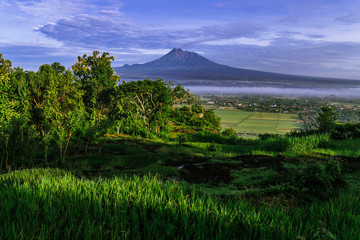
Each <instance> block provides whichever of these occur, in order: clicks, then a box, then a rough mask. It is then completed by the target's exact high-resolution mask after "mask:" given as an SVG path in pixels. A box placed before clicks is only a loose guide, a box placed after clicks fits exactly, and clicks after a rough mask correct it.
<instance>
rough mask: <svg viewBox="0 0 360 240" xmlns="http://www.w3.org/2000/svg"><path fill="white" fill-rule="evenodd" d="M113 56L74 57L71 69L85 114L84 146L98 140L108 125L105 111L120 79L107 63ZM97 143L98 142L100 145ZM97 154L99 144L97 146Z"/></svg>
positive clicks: (94, 54)
mask: <svg viewBox="0 0 360 240" xmlns="http://www.w3.org/2000/svg"><path fill="white" fill-rule="evenodd" d="M113 60H114V57H113V56H109V53H106V52H104V53H103V54H102V55H100V52H98V51H94V52H93V55H92V56H87V55H86V54H85V55H83V56H82V57H80V56H79V57H78V60H77V62H76V63H75V65H73V66H72V69H73V72H74V74H75V75H76V76H77V77H78V80H77V81H78V82H79V84H80V89H81V90H82V91H83V93H84V94H83V102H84V105H85V109H86V112H87V122H84V129H83V133H84V134H83V135H84V137H85V138H86V140H87V145H86V152H87V146H88V144H89V143H90V142H91V141H93V140H95V139H101V138H100V136H101V135H103V134H104V133H105V132H106V130H107V128H108V125H109V120H111V118H109V107H110V100H111V99H112V97H111V93H114V92H115V91H114V88H115V87H116V84H117V81H118V80H119V79H120V77H119V76H117V75H116V74H115V73H114V70H113V68H112V67H111V63H112V61H113ZM100 143H101V142H100ZM99 152H101V144H99Z"/></svg>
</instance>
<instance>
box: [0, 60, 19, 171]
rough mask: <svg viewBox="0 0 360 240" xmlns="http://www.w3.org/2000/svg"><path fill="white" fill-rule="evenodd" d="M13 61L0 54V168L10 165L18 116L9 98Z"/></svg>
mask: <svg viewBox="0 0 360 240" xmlns="http://www.w3.org/2000/svg"><path fill="white" fill-rule="evenodd" d="M11 65H12V63H11V61H9V60H7V59H4V58H3V57H2V54H0V93H1V94H0V143H1V145H0V146H1V152H0V154H1V162H0V168H2V166H3V162H4V159H5V165H6V166H7V165H8V159H9V149H8V147H9V139H10V136H11V132H12V126H11V125H12V124H11V123H12V120H13V118H15V117H16V112H15V111H14V105H15V104H14V102H13V101H11V99H10V98H9V91H10V88H11V85H10V78H9V74H10V72H11V70H12V68H11Z"/></svg>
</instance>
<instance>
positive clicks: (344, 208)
mask: <svg viewBox="0 0 360 240" xmlns="http://www.w3.org/2000/svg"><path fill="white" fill-rule="evenodd" d="M0 192H1V194H0V202H1V205H0V222H1V224H0V238H1V239H296V238H297V237H306V239H313V238H315V236H316V234H317V232H318V233H319V234H326V231H328V232H331V233H332V234H334V235H336V236H337V237H338V239H357V238H358V236H359V235H360V230H359V229H360V215H359V214H358V213H359V212H360V205H359V204H358V202H359V200H360V199H359V194H358V193H352V194H350V195H345V194H341V195H340V197H339V198H337V199H334V200H332V201H330V202H327V203H323V202H314V203H312V204H311V205H309V206H305V207H299V208H294V209H282V208H272V207H267V206H258V207H254V206H252V205H250V204H248V203H245V202H243V201H242V200H239V199H235V198H234V199H231V200H228V201H227V202H222V201H220V200H216V199H214V198H211V197H209V196H207V195H199V194H197V193H196V192H195V191H194V190H191V191H188V190H186V189H185V187H184V186H183V185H182V184H179V183H169V182H163V181H162V180H160V179H158V178H157V177H143V178H140V177H134V178H131V179H130V178H124V179H121V178H114V179H111V180H110V179H97V180H92V181H90V180H85V179H79V178H76V177H75V176H73V175H71V174H69V173H67V172H65V171H60V170H51V169H33V170H22V171H14V172H11V173H8V174H5V175H1V176H0ZM320 220H321V221H323V222H325V227H324V226H320V225H319V221H320ZM318 230H319V231H318ZM320 230H321V231H320Z"/></svg>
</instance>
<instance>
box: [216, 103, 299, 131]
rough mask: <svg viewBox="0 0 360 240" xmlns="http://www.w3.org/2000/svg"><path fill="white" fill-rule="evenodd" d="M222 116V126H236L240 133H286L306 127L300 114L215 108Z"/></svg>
mask: <svg viewBox="0 0 360 240" xmlns="http://www.w3.org/2000/svg"><path fill="white" fill-rule="evenodd" d="M215 114H216V115H217V116H219V117H220V118H221V127H222V128H224V129H225V128H234V129H235V130H236V131H237V132H238V133H243V134H244V135H246V133H251V134H254V133H257V134H261V133H277V134H284V133H288V132H291V131H296V130H300V129H304V128H305V125H304V121H302V120H301V119H299V116H298V114H291V113H264V112H245V111H239V110H221V109H218V110H215Z"/></svg>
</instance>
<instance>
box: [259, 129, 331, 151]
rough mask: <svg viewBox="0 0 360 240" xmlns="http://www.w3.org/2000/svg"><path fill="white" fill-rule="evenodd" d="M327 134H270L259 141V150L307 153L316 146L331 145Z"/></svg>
mask: <svg viewBox="0 0 360 240" xmlns="http://www.w3.org/2000/svg"><path fill="white" fill-rule="evenodd" d="M331 146H332V142H331V138H330V135H329V134H316V135H309V136H301V137H292V136H286V137H284V136H279V135H275V136H271V137H269V138H267V139H264V140H261V141H259V150H263V151H269V152H288V153H293V154H294V153H296V154H299V153H300V154H301V153H309V152H311V151H313V150H314V149H317V148H327V147H331Z"/></svg>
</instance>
